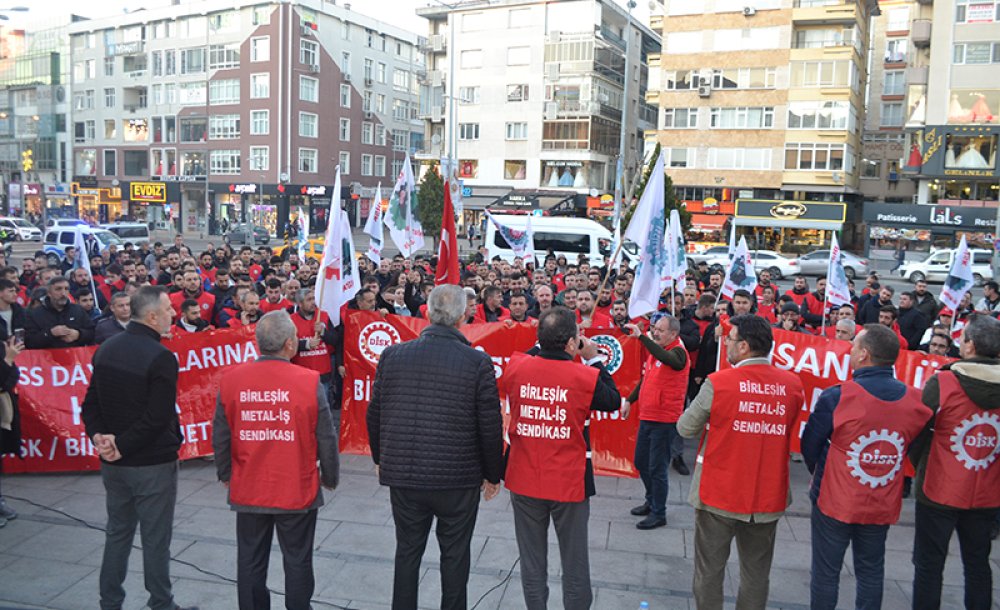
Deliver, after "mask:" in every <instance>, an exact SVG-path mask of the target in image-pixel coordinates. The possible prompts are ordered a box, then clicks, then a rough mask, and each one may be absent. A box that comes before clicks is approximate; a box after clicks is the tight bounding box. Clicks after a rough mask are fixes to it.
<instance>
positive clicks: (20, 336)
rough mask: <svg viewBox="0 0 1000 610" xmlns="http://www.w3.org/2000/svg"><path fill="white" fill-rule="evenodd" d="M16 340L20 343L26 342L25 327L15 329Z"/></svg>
mask: <svg viewBox="0 0 1000 610" xmlns="http://www.w3.org/2000/svg"><path fill="white" fill-rule="evenodd" d="M14 340H15V341H17V342H18V343H24V329H23V328H18V329H15V330H14Z"/></svg>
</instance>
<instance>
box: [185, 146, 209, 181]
mask: <svg viewBox="0 0 1000 610" xmlns="http://www.w3.org/2000/svg"><path fill="white" fill-rule="evenodd" d="M181 175H182V176H204V175H205V153H203V152H183V153H181Z"/></svg>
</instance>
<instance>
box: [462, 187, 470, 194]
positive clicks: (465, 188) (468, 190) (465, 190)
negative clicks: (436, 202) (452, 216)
mask: <svg viewBox="0 0 1000 610" xmlns="http://www.w3.org/2000/svg"><path fill="white" fill-rule="evenodd" d="M462 197H472V187H471V186H463V187H462Z"/></svg>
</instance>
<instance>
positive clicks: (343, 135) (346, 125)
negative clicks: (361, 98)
mask: <svg viewBox="0 0 1000 610" xmlns="http://www.w3.org/2000/svg"><path fill="white" fill-rule="evenodd" d="M340 141H341V142H350V141H351V119H343V118H342V119H340Z"/></svg>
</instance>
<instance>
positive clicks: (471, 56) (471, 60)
mask: <svg viewBox="0 0 1000 610" xmlns="http://www.w3.org/2000/svg"><path fill="white" fill-rule="evenodd" d="M459 57H460V59H459V65H460V67H462V68H463V69H466V68H482V67H483V52H482V50H480V49H475V50H468V51H462V54H461V55H460V56H459Z"/></svg>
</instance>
